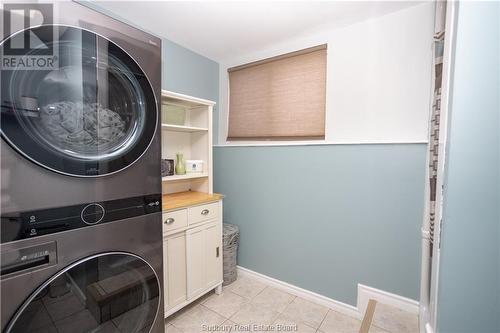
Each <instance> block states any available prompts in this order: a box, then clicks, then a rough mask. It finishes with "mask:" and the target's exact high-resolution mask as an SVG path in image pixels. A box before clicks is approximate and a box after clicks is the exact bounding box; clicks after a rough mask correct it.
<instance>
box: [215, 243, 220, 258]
mask: <svg viewBox="0 0 500 333" xmlns="http://www.w3.org/2000/svg"><path fill="white" fill-rule="evenodd" d="M215 257H216V258H219V247H218V246H217V247H216V248H215Z"/></svg>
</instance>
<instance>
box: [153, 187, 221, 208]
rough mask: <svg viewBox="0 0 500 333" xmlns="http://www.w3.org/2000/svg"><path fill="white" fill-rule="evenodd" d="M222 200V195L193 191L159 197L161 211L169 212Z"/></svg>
mask: <svg viewBox="0 0 500 333" xmlns="http://www.w3.org/2000/svg"><path fill="white" fill-rule="evenodd" d="M223 198H224V195H222V194H218V193H213V194H208V193H202V192H195V191H187V192H179V193H172V194H164V195H162V196H161V208H162V211H164V212H165V211H169V210H174V209H179V208H185V207H188V206H193V205H199V204H204V203H208V202H214V201H219V200H221V199H223Z"/></svg>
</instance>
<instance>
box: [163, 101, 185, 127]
mask: <svg viewBox="0 0 500 333" xmlns="http://www.w3.org/2000/svg"><path fill="white" fill-rule="evenodd" d="M161 116H162V117H161V122H162V123H163V124H170V125H181V126H182V125H184V124H185V122H186V109H184V108H183V107H181V106H177V105H170V104H162V106H161Z"/></svg>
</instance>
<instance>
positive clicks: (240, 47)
mask: <svg viewBox="0 0 500 333" xmlns="http://www.w3.org/2000/svg"><path fill="white" fill-rule="evenodd" d="M94 2H96V4H97V5H98V6H100V7H103V8H104V9H106V10H109V11H111V12H114V13H115V14H117V15H118V16H121V17H122V18H124V19H126V20H127V21H130V22H133V23H134V24H136V25H138V26H140V27H143V28H144V29H145V30H148V31H151V32H154V33H155V34H156V35H158V36H161V37H164V38H167V39H169V40H171V41H173V42H175V43H177V44H180V45H182V46H184V47H186V48H188V49H191V50H192V51H195V52H197V53H199V54H202V55H204V56H206V57H208V58H210V59H212V60H215V61H218V62H223V61H224V59H227V58H229V57H232V56H239V55H242V54H245V53H246V52H251V51H255V50H259V49H261V48H265V47H266V46H269V45H272V44H273V43H278V42H283V41H286V40H287V39H291V38H295V37H297V36H300V35H307V34H310V33H313V32H314V31H315V30H319V29H321V28H325V27H328V28H336V27H342V26H346V25H349V24H352V23H356V22H359V21H363V20H367V19H370V18H373V17H377V16H382V15H385V14H388V13H391V12H395V11H398V10H401V9H404V8H407V7H410V6H414V5H417V4H419V3H421V2H416V1H294V2H290V1H265V2H264V1H244V2H242V1H99V0H98V1H94Z"/></svg>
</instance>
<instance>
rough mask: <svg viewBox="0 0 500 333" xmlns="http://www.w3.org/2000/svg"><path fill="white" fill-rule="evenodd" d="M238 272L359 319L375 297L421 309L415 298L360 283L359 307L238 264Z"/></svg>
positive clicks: (407, 307)
mask: <svg viewBox="0 0 500 333" xmlns="http://www.w3.org/2000/svg"><path fill="white" fill-rule="evenodd" d="M238 274H239V275H240V276H248V277H251V278H254V279H256V280H260V281H261V282H263V283H265V284H267V285H270V286H272V287H275V288H277V289H281V290H283V291H286V292H288V293H290V294H292V295H295V296H298V297H301V298H303V299H306V300H308V301H311V302H314V303H316V304H320V305H323V306H326V307H327V308H329V309H332V310H334V311H337V312H340V313H343V314H346V315H348V316H352V317H356V318H359V319H362V318H363V316H364V313H365V310H366V306H367V305H368V300H369V299H374V300H376V301H378V302H380V303H384V304H388V305H391V306H394V307H396V308H399V309H401V310H404V311H408V312H410V313H415V314H418V310H419V307H418V302H417V301H415V300H412V299H409V298H406V297H403V296H399V295H396V294H391V293H389V292H386V291H383V290H379V289H375V288H372V287H368V286H365V285H362V284H358V299H357V307H355V306H352V305H350V304H346V303H343V302H339V301H336V300H334V299H331V298H329V297H326V296H323V295H320V294H318V293H315V292H313V291H310V290H306V289H303V288H300V287H297V286H295V285H293V284H290V283H287V282H283V281H281V280H278V279H275V278H272V277H269V276H267V275H264V274H261V273H257V272H255V271H252V270H250V269H248V268H245V267H241V266H238Z"/></svg>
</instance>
